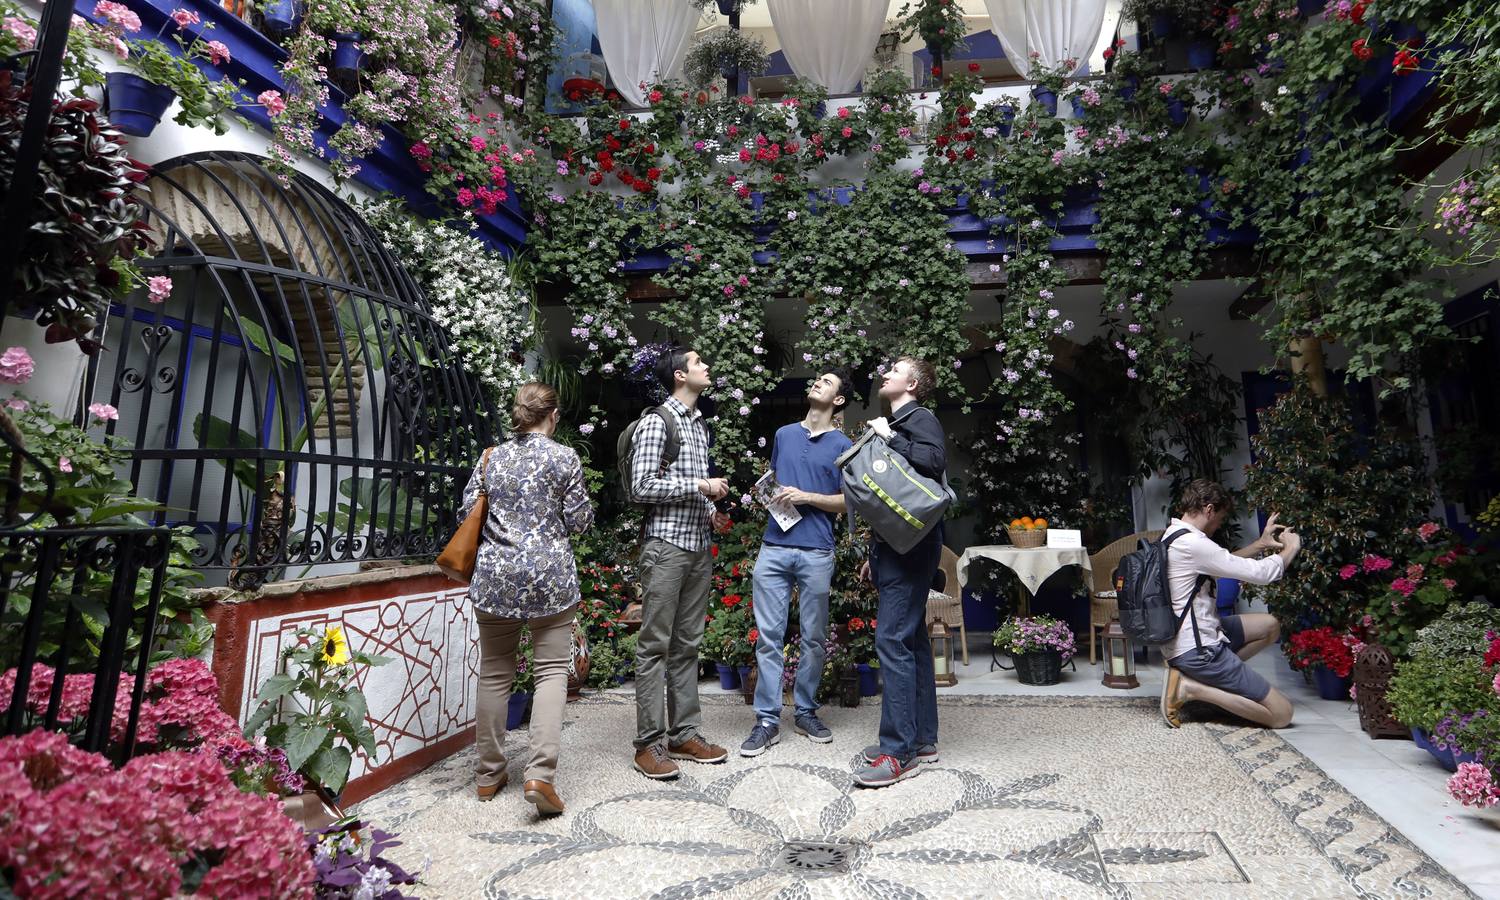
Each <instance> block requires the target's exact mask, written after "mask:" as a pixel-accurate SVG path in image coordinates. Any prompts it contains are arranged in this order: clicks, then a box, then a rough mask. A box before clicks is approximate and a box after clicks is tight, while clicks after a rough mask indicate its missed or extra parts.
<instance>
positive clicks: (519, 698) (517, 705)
mask: <svg viewBox="0 0 1500 900" xmlns="http://www.w3.org/2000/svg"><path fill="white" fill-rule="evenodd" d="M535 693H536V648H535V647H534V646H533V645H532V643H531V629H530V628H522V629H521V642H520V644H519V645H518V647H517V648H516V679H515V681H512V682H511V684H510V699H509V700H508V701H507V705H506V708H505V730H506V731H515V730H516V729H517V728H520V727H521V723H523V722H525V721H526V717H527V712H528V710H529V709H530V708H531V697H532V695H533V694H535Z"/></svg>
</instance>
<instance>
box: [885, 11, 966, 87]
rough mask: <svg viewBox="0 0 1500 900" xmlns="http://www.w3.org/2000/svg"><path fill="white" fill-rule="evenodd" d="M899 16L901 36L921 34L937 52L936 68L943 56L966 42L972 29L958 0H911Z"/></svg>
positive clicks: (932, 51)
mask: <svg viewBox="0 0 1500 900" xmlns="http://www.w3.org/2000/svg"><path fill="white" fill-rule="evenodd" d="M897 17H898V19H899V21H900V22H901V40H903V41H906V40H910V39H911V37H912V35H918V36H920V37H921V38H922V42H923V43H924V44H926V45H927V52H928V53H931V54H932V56H933V67H934V68H935V69H936V68H937V61H938V60H939V59H946V58H948V57H950V56H952V55H953V50H954V49H955V48H956V47H958V46H959V45H961V44H962V43H963V40H964V33H965V32H966V31H967V29H968V26H967V24H966V23H965V22H964V10H963V4H962V3H958V2H956V0H907V2H906V3H905V4H904V5H903V6H902V7H901V11H900V12H899V13H897ZM933 74H935V75H941V72H940V71H939V72H934V73H933Z"/></svg>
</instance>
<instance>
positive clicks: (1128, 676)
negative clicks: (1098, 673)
mask: <svg viewBox="0 0 1500 900" xmlns="http://www.w3.org/2000/svg"><path fill="white" fill-rule="evenodd" d="M1104 686H1105V687H1108V688H1135V687H1140V686H1141V683H1140V681H1139V680H1137V679H1136V677H1135V650H1134V648H1132V647H1131V646H1130V635H1128V634H1126V633H1125V629H1124V628H1121V627H1120V620H1119V619H1110V620H1109V624H1108V625H1106V626H1104Z"/></svg>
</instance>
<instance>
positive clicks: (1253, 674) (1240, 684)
mask: <svg viewBox="0 0 1500 900" xmlns="http://www.w3.org/2000/svg"><path fill="white" fill-rule="evenodd" d="M1219 628H1220V630H1221V631H1223V632H1224V637H1225V638H1226V641H1225V642H1223V643H1220V644H1217V645H1216V646H1213V647H1204V648H1203V649H1204V650H1205V651H1207V656H1206V657H1200V656H1199V655H1198V651H1197V650H1189V651H1188V652H1186V653H1184V654H1182V655H1181V656H1176V657H1173V658H1172V659H1171V660H1170V661H1169V663H1168V664H1169V665H1171V667H1172V668H1174V669H1176V670H1177V671H1179V672H1181V673H1182V674H1184V675H1186V676H1187V677H1189V678H1191V679H1193V680H1194V681H1196V682H1198V683H1199V684H1206V685H1208V686H1209V687H1213V688H1218V689H1219V690H1221V691H1228V692H1229V693H1231V694H1238V695H1239V696H1241V697H1246V698H1248V699H1250V700H1254V701H1255V702H1256V703H1259V702H1261V701H1262V700H1265V699H1266V696H1267V695H1268V694H1270V693H1271V683H1270V682H1269V681H1266V679H1265V676H1263V675H1261V674H1260V673H1259V672H1257V671H1255V670H1254V669H1252V668H1250V667H1249V666H1247V665H1245V661H1244V660H1242V659H1240V658H1239V657H1238V656H1235V655H1234V654H1235V651H1236V650H1238V649H1240V648H1241V647H1243V646H1245V627H1244V626H1243V625H1241V624H1240V617H1239V616H1225V617H1224V618H1222V619H1220V620H1219Z"/></svg>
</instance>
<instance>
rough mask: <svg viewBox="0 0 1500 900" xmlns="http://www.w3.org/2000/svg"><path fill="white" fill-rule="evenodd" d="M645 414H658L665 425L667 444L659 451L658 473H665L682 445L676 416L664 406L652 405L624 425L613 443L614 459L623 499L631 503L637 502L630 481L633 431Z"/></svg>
mask: <svg viewBox="0 0 1500 900" xmlns="http://www.w3.org/2000/svg"><path fill="white" fill-rule="evenodd" d="M647 416H660V417H661V420H662V422H664V423H665V424H666V426H667V444H666V446H665V447H663V448H662V451H661V468H660V469H658V470H657V474H658V475H665V474H666V472H667V469H670V468H671V467H672V464H673V463H675V462H677V454H678V453H679V452H680V450H681V447H682V435H681V434H680V433H679V426H678V424H677V417H676V416H674V415H673V414H672V411H671V410H670V409H667V408H666V407H665V406H653V407H650V408H649V409H647V410H645V411H644V412H642V413H641V415H640V417H639V418H637V419H636V420H634V421H633V422H631V423H630V424H629V425H626V426H625V430H624V431H622V432H620V437H619V438H618V439H617V440H616V443H615V451H616V456H615V461H616V465H617V466H618V468H619V470H620V484H621V485H623V486H624V488H625V499H626V500H629V501H630V502H631V503H637V502H639V501H637V500H636V499H635V494H634V491H633V489H634V485H633V484H632V483H631V477H632V476H631V470H632V468H634V460H635V433H636V432H637V431H638V430H640V427H641V423H642V422H644V421H646V417H647Z"/></svg>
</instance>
